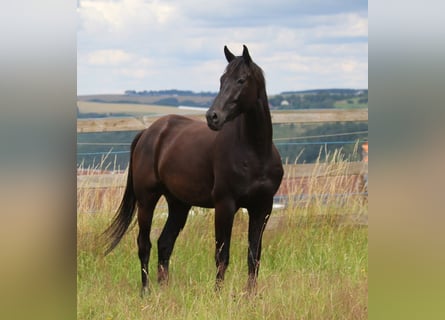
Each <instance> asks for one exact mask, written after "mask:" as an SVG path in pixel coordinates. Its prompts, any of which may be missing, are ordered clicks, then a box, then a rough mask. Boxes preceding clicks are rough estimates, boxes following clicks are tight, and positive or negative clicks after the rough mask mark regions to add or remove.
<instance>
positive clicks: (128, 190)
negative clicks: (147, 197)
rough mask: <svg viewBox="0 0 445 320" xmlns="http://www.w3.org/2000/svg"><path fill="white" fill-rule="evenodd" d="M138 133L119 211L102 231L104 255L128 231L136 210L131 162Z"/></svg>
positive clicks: (138, 135)
mask: <svg viewBox="0 0 445 320" xmlns="http://www.w3.org/2000/svg"><path fill="white" fill-rule="evenodd" d="M142 132H143V131H141V132H139V133H138V134H137V135H136V137H135V138H134V139H133V142H132V143H131V151H130V162H129V164H128V176H127V186H126V187H125V192H124V197H123V198H122V201H121V204H120V205H119V209H118V210H117V212H116V215H115V216H114V218H113V221H112V222H111V225H110V226H109V227H108V228H107V229H106V230H105V231H104V233H103V236H104V237H105V241H106V242H107V247H106V250H105V255H107V254H109V253H110V252H111V251H112V250H113V249H114V248H115V247H116V246H117V245H118V244H119V242H120V241H121V239H122V237H123V236H124V234H125V232H126V231H127V230H128V227H129V226H130V224H131V222H132V221H133V217H134V213H135V208H136V195H135V193H134V190H133V172H132V161H133V151H134V148H135V147H136V144H137V142H138V141H139V138H140V137H141V135H142Z"/></svg>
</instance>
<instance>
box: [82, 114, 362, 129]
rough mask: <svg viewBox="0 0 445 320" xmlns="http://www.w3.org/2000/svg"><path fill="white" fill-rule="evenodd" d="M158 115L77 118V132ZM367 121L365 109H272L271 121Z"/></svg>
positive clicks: (140, 125)
mask: <svg viewBox="0 0 445 320" xmlns="http://www.w3.org/2000/svg"><path fill="white" fill-rule="evenodd" d="M161 116H162V115H159V116H142V117H125V118H96V119H78V120H77V132H78V133H83V132H85V133H86V132H107V131H134V130H142V129H145V128H147V127H149V126H150V125H151V124H152V123H153V122H154V121H156V120H157V119H158V118H159V117H161ZM188 117H190V118H193V119H197V120H202V121H205V116H204V115H203V114H200V115H196V114H192V115H189V116H188ZM347 121H368V108H366V109H317V110H315V109H306V110H295V111H273V112H272V122H273V123H303V122H307V123H310V122H347Z"/></svg>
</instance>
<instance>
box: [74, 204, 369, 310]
mask: <svg viewBox="0 0 445 320" xmlns="http://www.w3.org/2000/svg"><path fill="white" fill-rule="evenodd" d="M320 209H322V210H320ZM163 210H165V209H163V208H162V207H161V208H160V209H157V213H156V214H155V218H154V222H153V228H152V233H151V239H152V243H153V249H152V253H151V261H150V268H149V278H150V280H151V292H150V294H149V295H148V296H147V297H144V298H140V296H139V289H140V273H139V260H138V257H137V246H136V232H137V228H133V229H132V230H131V231H130V232H129V233H128V234H127V235H126V236H125V237H124V239H123V240H122V242H121V243H120V244H119V246H118V247H117V248H116V249H115V250H114V251H113V252H112V253H111V254H110V255H109V256H107V257H103V256H102V248H101V247H100V245H99V241H98V238H97V237H98V235H99V234H100V233H101V232H102V231H103V230H104V229H105V228H106V226H107V225H108V223H109V222H110V220H111V218H112V215H113V214H112V213H103V214H84V213H79V214H78V249H77V250H78V251H77V256H78V266H77V268H78V270H77V283H78V284H77V286H78V288H77V290H78V293H77V295H78V308H77V312H78V315H77V316H78V319H366V318H367V291H368V249H367V245H368V240H367V227H363V226H362V227H360V226H353V225H341V224H340V225H339V224H338V221H337V219H334V218H332V217H334V215H332V214H331V213H332V212H334V214H336V213H338V211H339V210H341V208H340V209H338V208H334V209H331V208H324V209H323V208H320V207H319V206H317V207H316V206H313V207H305V208H295V209H286V210H281V211H274V212H273V214H272V217H271V221H270V222H269V226H270V227H269V228H267V229H266V230H265V233H264V237H263V254H262V260H261V267H260V275H259V279H258V292H257V294H256V295H254V296H249V295H247V294H246V292H245V291H244V287H245V285H246V281H247V256H246V255H247V223H248V218H247V214H245V213H243V212H242V211H240V212H238V213H237V215H236V219H235V223H234V228H233V234H232V246H231V259H230V265H229V268H228V270H227V272H226V279H225V283H224V287H223V289H222V290H221V291H220V292H215V291H214V280H215V279H214V277H215V273H216V268H215V265H214V260H213V255H214V231H213V230H214V226H213V211H212V210H203V209H198V210H197V211H198V213H199V214H196V215H190V216H189V219H188V221H187V224H186V227H185V228H184V230H183V231H182V233H181V234H180V236H179V237H178V240H177V242H176V246H175V249H174V252H173V255H172V258H171V263H170V282H169V285H168V286H166V287H160V286H159V285H158V284H157V283H156V271H155V270H156V264H157V252H156V240H157V238H158V236H159V234H160V231H161V229H162V227H163V223H164V221H165V218H162V215H161V214H160V212H161V211H163ZM315 211H316V212H317V214H318V213H319V212H320V211H324V213H327V214H324V215H322V216H319V215H317V214H316V213H315Z"/></svg>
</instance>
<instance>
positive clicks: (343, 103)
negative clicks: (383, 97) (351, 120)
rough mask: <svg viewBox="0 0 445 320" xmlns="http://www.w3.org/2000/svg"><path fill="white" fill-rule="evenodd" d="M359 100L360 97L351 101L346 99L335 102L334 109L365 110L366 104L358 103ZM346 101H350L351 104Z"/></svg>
mask: <svg viewBox="0 0 445 320" xmlns="http://www.w3.org/2000/svg"><path fill="white" fill-rule="evenodd" d="M360 99H361V98H360V97H357V98H351V99H347V100H340V101H336V102H335V103H334V108H340V109H351V108H367V107H368V104H367V103H359V100H360ZM348 101H351V102H352V103H348Z"/></svg>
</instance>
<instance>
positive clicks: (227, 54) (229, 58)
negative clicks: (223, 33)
mask: <svg viewBox="0 0 445 320" xmlns="http://www.w3.org/2000/svg"><path fill="white" fill-rule="evenodd" d="M224 54H225V56H226V59H227V62H230V61H232V60H233V59H235V55H234V54H233V53H232V52H230V50H229V49H228V48H227V46H224Z"/></svg>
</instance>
